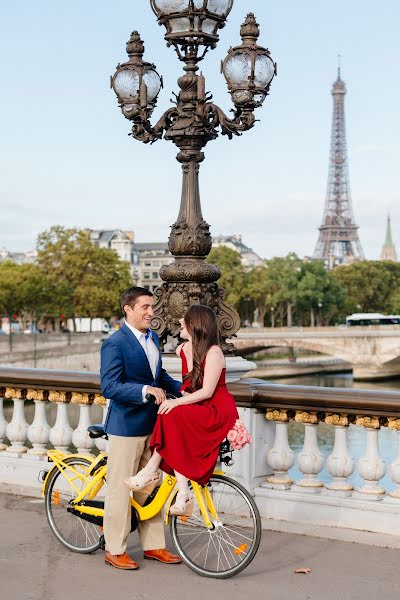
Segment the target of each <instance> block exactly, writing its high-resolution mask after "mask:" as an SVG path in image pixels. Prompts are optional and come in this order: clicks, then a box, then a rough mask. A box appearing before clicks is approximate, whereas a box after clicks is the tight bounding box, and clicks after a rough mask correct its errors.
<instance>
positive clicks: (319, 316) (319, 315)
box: [318, 302, 323, 327]
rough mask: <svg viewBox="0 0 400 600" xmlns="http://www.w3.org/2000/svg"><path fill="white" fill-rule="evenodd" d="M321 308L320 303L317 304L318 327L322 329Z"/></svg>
mask: <svg viewBox="0 0 400 600" xmlns="http://www.w3.org/2000/svg"><path fill="white" fill-rule="evenodd" d="M322 307H323V303H322V302H318V319H319V327H322Z"/></svg>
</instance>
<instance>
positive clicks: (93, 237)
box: [87, 229, 135, 276]
mask: <svg viewBox="0 0 400 600" xmlns="http://www.w3.org/2000/svg"><path fill="white" fill-rule="evenodd" d="M87 232H88V234H89V238H90V241H91V242H92V243H93V244H94V245H95V246H98V247H99V248H110V249H111V250H115V252H116V253H117V254H118V256H119V257H120V259H121V260H126V261H127V262H129V264H130V265H131V272H132V276H134V265H135V251H134V240H135V234H134V232H133V231H125V230H122V229H106V230H102V229H87Z"/></svg>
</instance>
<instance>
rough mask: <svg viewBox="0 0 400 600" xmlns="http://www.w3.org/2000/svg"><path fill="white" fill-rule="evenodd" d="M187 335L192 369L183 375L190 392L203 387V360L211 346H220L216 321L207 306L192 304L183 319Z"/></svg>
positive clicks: (213, 313) (214, 315) (212, 312)
mask: <svg viewBox="0 0 400 600" xmlns="http://www.w3.org/2000/svg"><path fill="white" fill-rule="evenodd" d="M183 319H184V321H185V325H186V329H187V330H188V333H189V334H190V335H191V336H192V349H193V369H192V371H191V372H190V373H187V375H185V377H184V380H186V379H188V378H190V380H191V389H192V392H195V391H196V390H199V389H200V388H201V387H202V385H203V374H204V364H203V363H204V359H205V358H206V354H207V352H208V351H209V349H210V348H211V346H220V339H219V331H218V321H217V316H216V314H215V312H214V311H213V310H212V309H211V308H209V307H208V306H203V305H201V304H192V306H189V308H188V309H187V311H186V313H185V315H184V317H183Z"/></svg>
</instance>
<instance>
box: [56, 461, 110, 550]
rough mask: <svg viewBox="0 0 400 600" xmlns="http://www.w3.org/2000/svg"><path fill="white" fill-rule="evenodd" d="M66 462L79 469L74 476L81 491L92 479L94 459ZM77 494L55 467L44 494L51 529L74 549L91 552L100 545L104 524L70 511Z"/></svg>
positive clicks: (102, 498) (70, 475)
mask: <svg viewBox="0 0 400 600" xmlns="http://www.w3.org/2000/svg"><path fill="white" fill-rule="evenodd" d="M64 462H65V463H67V464H68V465H69V466H71V467H73V468H74V471H76V475H75V476H74V485H75V486H76V488H77V489H78V490H79V491H80V490H82V489H83V488H84V487H86V486H87V484H88V483H89V481H90V478H89V477H88V473H89V471H90V468H91V465H92V463H91V461H90V460H89V459H87V458H78V457H74V456H73V457H71V458H66V459H65V460H64ZM68 476H69V477H72V476H73V475H72V473H71V472H70V473H69V474H68ZM102 489H103V488H102ZM101 491H102V490H100V492H101ZM76 496H77V493H76V491H75V490H74V488H73V487H72V486H71V484H70V483H69V482H68V481H67V479H66V478H65V477H64V475H63V474H62V473H61V471H59V469H54V471H53V472H52V473H51V474H50V476H49V482H48V486H47V490H46V496H45V510H46V516H47V520H48V522H49V525H50V529H51V530H52V532H53V533H54V535H55V536H56V538H57V539H58V540H59V541H60V542H61V543H62V544H63V545H64V546H66V547H67V548H68V549H69V550H72V552H80V553H81V554H89V553H90V552H95V551H96V550H98V549H99V548H100V547H101V545H102V535H103V531H102V527H101V525H99V524H95V523H90V522H88V521H85V520H83V519H82V518H81V517H79V516H77V515H75V514H73V513H71V512H69V511H68V509H70V508H71V501H72V500H74V498H76ZM93 500H94V501H96V500H97V501H99V502H100V503H103V501H104V497H99V495H98V496H96V497H95V498H93Z"/></svg>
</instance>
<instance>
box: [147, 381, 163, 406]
mask: <svg viewBox="0 0 400 600" xmlns="http://www.w3.org/2000/svg"><path fill="white" fill-rule="evenodd" d="M147 394H151V395H152V396H154V397H155V400H154V402H155V403H156V404H162V403H163V402H165V400H166V399H167V397H166V395H165V392H164V390H162V389H161V388H156V387H152V386H151V385H149V386H148V388H147Z"/></svg>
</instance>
